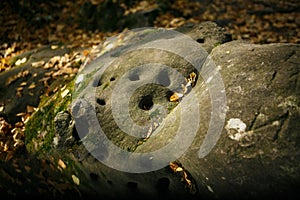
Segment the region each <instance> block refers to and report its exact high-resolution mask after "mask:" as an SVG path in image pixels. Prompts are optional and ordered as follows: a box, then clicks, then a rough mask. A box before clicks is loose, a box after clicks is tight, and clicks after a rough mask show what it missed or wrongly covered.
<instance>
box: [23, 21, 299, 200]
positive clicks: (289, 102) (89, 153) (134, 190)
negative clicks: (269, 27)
mask: <svg viewBox="0 0 300 200" xmlns="http://www.w3.org/2000/svg"><path fill="white" fill-rule="evenodd" d="M212 27H213V29H214V31H211V30H212ZM178 31H180V32H182V33H184V34H182V33H180V32H177V31H174V30H173V31H171V30H169V31H165V30H162V29H153V30H146V31H143V30H142V31H140V30H138V31H136V32H134V31H129V32H127V33H123V35H122V34H121V35H119V36H117V37H114V38H111V39H110V40H109V41H107V42H106V43H105V44H104V45H103V46H102V47H101V48H100V50H99V52H100V53H99V54H100V57H99V58H97V59H94V60H93V61H92V62H91V63H89V64H88V65H87V66H85V67H84V68H81V69H80V70H79V73H78V75H77V77H76V79H75V80H74V81H72V82H71V83H70V84H69V85H68V86H66V88H64V90H59V91H58V93H57V94H55V95H54V96H52V98H51V99H50V100H48V101H46V102H43V104H42V105H41V107H40V108H39V110H38V111H37V112H36V113H35V114H34V115H33V116H32V117H31V118H30V120H29V122H28V123H27V124H26V138H27V140H26V147H27V150H28V151H29V152H30V153H32V154H36V155H37V156H38V158H43V159H47V160H48V162H50V164H49V165H50V166H52V167H53V168H55V167H56V168H58V169H59V170H60V171H59V174H60V176H61V178H63V179H65V180H68V183H69V182H71V183H70V184H71V186H68V187H66V186H65V185H64V188H67V189H68V190H66V191H64V188H63V187H62V188H58V190H59V192H60V193H59V194H58V193H55V192H53V190H51V192H52V193H51V194H53V196H55V197H57V198H59V197H62V196H64V195H65V196H74V197H73V198H77V199H82V198H88V197H91V198H92V197H93V198H100V197H106V198H109V199H122V198H124V199H125V198H126V199H128V198H132V199H133V198H143V199H148V198H149V199H150V198H159V199H165V198H166V199H178V198H182V199H227V198H228V199H234V198H239V199H255V198H264V199H272V198H279V197H280V198H281V197H282V198H286V197H289V196H292V195H298V194H297V188H298V187H299V184H300V183H299V182H300V177H299V171H300V170H299V166H300V165H299V162H300V157H299V155H300V154H299V153H300V152H299V133H298V132H299V129H300V127H299V123H298V122H299V118H300V116H299V114H300V113H299V111H300V110H299V104H300V102H299V91H300V90H299V76H300V75H299V49H300V46H299V45H296V44H268V45H255V44H250V43H247V42H244V41H232V42H229V40H230V38H229V37H228V35H227V34H226V33H225V32H224V30H223V29H221V28H220V27H217V26H216V24H214V23H203V24H200V25H196V26H188V27H184V28H182V29H179V30H178ZM197 33H198V35H197ZM157 34H158V35H159V37H157ZM188 35H190V36H191V37H189V36H188ZM191 38H193V39H194V40H193V39H191ZM137 39H138V40H137ZM196 41H198V43H197V42H196ZM224 42H225V43H224ZM223 43H224V44H223ZM170 47H172V48H170ZM194 73H195V74H196V79H195V80H194V81H192V82H191V79H187V78H191V76H192V75H193V74H194ZM188 83H191V85H189V84H188ZM184 89H187V92H186V91H185V90H184ZM72 91H73V92H72ZM175 92H176V94H177V97H178V100H176V101H173V100H170V99H172V98H171V97H173V95H174V93H175ZM71 95H72V101H71V100H70V96H71ZM181 95H182V96H181ZM66 97H68V98H66ZM60 105H63V106H60ZM66 105H68V109H67V108H66ZM124 110H125V111H124ZM53 113H54V114H55V115H54V116H53V117H45V116H48V115H49V114H51V115H53ZM165 147H166V148H165ZM56 175H57V174H56ZM59 180H60V179H59ZM72 182H73V185H72ZM70 188H72V190H71V189H70ZM74 188H75V189H74ZM70 190H71V191H70ZM26 191H27V192H28V193H30V192H34V188H32V190H30V189H28V188H27V190H26ZM43 192H45V191H42V192H41V194H44V193H43ZM72 192H74V195H72V194H73V193H72ZM298 196H299V195H298Z"/></svg>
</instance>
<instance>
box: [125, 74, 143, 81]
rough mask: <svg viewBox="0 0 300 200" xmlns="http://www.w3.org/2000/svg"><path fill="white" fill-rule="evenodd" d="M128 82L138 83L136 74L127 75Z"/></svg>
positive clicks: (138, 78)
mask: <svg viewBox="0 0 300 200" xmlns="http://www.w3.org/2000/svg"><path fill="white" fill-rule="evenodd" d="M128 78H129V80H131V81H138V80H140V77H139V75H137V74H131V75H129V77H128Z"/></svg>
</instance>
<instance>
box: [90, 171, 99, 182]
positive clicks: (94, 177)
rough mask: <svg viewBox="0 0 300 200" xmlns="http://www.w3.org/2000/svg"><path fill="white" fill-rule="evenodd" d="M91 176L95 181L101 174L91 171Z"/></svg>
mask: <svg viewBox="0 0 300 200" xmlns="http://www.w3.org/2000/svg"><path fill="white" fill-rule="evenodd" d="M90 177H91V179H92V180H93V181H97V180H98V177H99V176H98V175H97V174H95V173H90Z"/></svg>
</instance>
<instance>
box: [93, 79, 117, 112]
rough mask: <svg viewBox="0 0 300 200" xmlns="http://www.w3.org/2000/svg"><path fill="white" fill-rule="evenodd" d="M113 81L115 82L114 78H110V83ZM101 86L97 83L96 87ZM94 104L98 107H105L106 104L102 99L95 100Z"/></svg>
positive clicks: (99, 82)
mask: <svg viewBox="0 0 300 200" xmlns="http://www.w3.org/2000/svg"><path fill="white" fill-rule="evenodd" d="M115 80H116V78H115V77H111V78H110V79H109V81H110V82H112V81H115ZM94 85H95V83H94ZM101 85H102V83H101V81H98V82H97V87H99V86H101ZM96 102H97V103H98V104H99V105H101V106H105V105H106V102H105V100H104V99H100V98H97V100H96Z"/></svg>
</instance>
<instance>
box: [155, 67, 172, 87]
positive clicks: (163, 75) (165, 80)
mask: <svg viewBox="0 0 300 200" xmlns="http://www.w3.org/2000/svg"><path fill="white" fill-rule="evenodd" d="M157 79H158V83H159V84H161V85H163V86H165V87H167V86H169V85H170V83H171V81H170V78H169V74H168V72H167V71H165V70H164V71H161V72H160V73H159V74H158V76H157Z"/></svg>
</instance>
